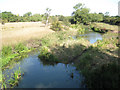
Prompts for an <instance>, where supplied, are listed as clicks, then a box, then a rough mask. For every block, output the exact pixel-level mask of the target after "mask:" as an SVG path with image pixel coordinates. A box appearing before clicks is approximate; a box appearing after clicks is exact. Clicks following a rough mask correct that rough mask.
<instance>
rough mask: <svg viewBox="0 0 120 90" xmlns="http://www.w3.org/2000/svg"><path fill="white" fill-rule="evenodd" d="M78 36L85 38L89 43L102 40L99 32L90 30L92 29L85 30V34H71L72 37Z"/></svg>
mask: <svg viewBox="0 0 120 90" xmlns="http://www.w3.org/2000/svg"><path fill="white" fill-rule="evenodd" d="M80 37H83V38H85V39H87V40H88V41H89V42H90V43H91V44H93V43H95V42H96V41H97V40H102V34H101V33H97V32H92V31H89V32H86V33H85V34H81V35H77V36H73V39H77V38H80Z"/></svg>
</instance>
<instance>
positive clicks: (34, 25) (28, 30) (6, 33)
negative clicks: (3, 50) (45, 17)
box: [0, 22, 54, 46]
mask: <svg viewBox="0 0 120 90" xmlns="http://www.w3.org/2000/svg"><path fill="white" fill-rule="evenodd" d="M3 27H6V28H7V29H6V30H4V29H2V37H0V39H1V40H2V45H4V46H6V45H14V44H17V43H20V42H25V41H28V40H31V39H38V38H42V37H44V36H45V35H47V34H50V33H52V32H54V31H52V30H51V29H49V28H48V27H44V24H42V23H40V22H22V23H21V22H20V23H6V24H5V25H2V28H3ZM11 27H12V29H11ZM13 27H14V28H13ZM23 27H24V28H23Z"/></svg>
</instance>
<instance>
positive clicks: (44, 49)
mask: <svg viewBox="0 0 120 90" xmlns="http://www.w3.org/2000/svg"><path fill="white" fill-rule="evenodd" d="M40 51H41V52H40V55H39V56H38V57H39V58H40V59H42V60H46V61H48V62H57V58H55V56H54V55H53V54H51V53H50V52H49V49H48V48H47V47H42V48H41V50H40Z"/></svg>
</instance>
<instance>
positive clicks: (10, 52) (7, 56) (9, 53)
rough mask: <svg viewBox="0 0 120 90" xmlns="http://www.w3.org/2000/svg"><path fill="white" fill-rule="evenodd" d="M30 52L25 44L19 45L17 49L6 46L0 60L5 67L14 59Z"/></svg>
mask: <svg viewBox="0 0 120 90" xmlns="http://www.w3.org/2000/svg"><path fill="white" fill-rule="evenodd" d="M28 51H30V50H29V49H28V47H26V46H25V45H23V44H21V43H20V44H17V45H16V46H15V47H12V46H4V47H2V57H1V58H0V60H1V62H2V65H1V67H4V66H5V65H7V64H8V63H9V62H10V61H11V60H12V59H13V58H15V57H17V56H19V55H20V54H21V53H24V52H28Z"/></svg>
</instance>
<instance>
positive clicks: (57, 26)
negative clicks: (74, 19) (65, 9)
mask: <svg viewBox="0 0 120 90" xmlns="http://www.w3.org/2000/svg"><path fill="white" fill-rule="evenodd" d="M62 28H63V27H62V25H61V23H60V22H58V21H56V22H53V23H52V26H51V29H52V30H54V31H61V30H62Z"/></svg>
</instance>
